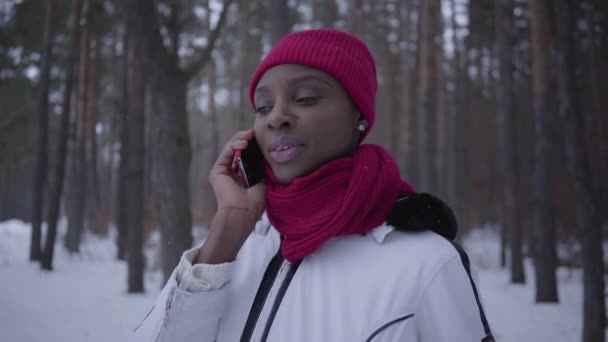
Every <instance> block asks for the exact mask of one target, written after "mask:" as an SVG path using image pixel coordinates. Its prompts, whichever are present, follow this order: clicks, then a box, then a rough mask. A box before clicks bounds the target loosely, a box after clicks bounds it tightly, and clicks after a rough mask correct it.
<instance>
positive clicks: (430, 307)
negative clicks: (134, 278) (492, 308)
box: [131, 218, 494, 342]
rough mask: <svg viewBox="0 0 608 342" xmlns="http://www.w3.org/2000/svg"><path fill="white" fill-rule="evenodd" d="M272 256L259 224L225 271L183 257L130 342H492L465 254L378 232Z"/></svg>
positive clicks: (440, 242)
mask: <svg viewBox="0 0 608 342" xmlns="http://www.w3.org/2000/svg"><path fill="white" fill-rule="evenodd" d="M279 247H280V237H279V234H278V232H277V231H276V230H275V229H274V228H273V227H272V226H270V224H269V223H268V221H267V219H265V218H264V219H263V220H262V221H260V222H258V224H257V225H256V229H255V231H254V233H252V234H251V236H250V237H249V238H248V239H247V241H246V242H245V244H244V245H243V247H242V248H241V250H240V252H239V254H238V256H237V258H236V260H235V261H234V262H232V263H226V264H221V265H204V264H197V265H194V266H192V264H191V262H192V260H193V259H194V258H195V257H196V255H197V253H198V250H199V248H200V246H199V247H197V248H193V249H191V250H189V251H187V252H185V253H184V255H183V257H182V259H181V261H180V265H179V266H178V267H177V268H176V270H175V271H174V272H173V274H172V276H171V278H170V279H169V281H168V282H167V284H166V285H165V287H164V288H163V290H162V291H161V293H160V295H159V297H158V300H157V302H156V304H155V306H154V307H153V309H152V310H151V312H150V313H149V314H148V316H146V318H145V319H144V321H143V322H142V323H141V324H140V326H139V327H138V328H137V329H136V330H135V332H134V334H133V336H132V338H131V341H133V342H136V341H139V342H144V341H145V342H152V341H154V342H161V341H171V342H180V341H184V342H185V341H200V342H211V341H218V342H235V341H243V340H246V341H289V342H298V341H302V342H311V341H338V342H339V341H349V342H350V341H374V342H380V341H419V342H431V341H432V342H444V341H445V342H447V341H450V342H472V341H483V342H486V341H494V339H493V338H492V336H491V333H490V328H489V326H488V323H487V321H486V318H485V314H484V312H483V308H482V305H481V301H480V298H479V294H478V292H477V289H476V288H475V284H474V282H473V278H472V277H471V276H470V270H469V269H468V268H469V265H468V259H467V257H466V254H464V252H463V251H462V250H461V249H460V248H459V247H458V246H457V245H455V244H454V243H452V242H451V241H449V240H447V239H445V238H443V237H441V236H439V235H437V234H435V233H433V232H430V231H427V232H417V233H407V232H401V231H396V230H395V229H394V228H393V227H390V226H387V225H382V226H380V227H377V228H376V229H374V230H373V231H372V232H371V233H370V234H366V235H349V236H341V237H338V238H334V239H332V240H330V241H328V242H327V243H326V244H324V245H323V246H322V247H321V248H320V249H319V250H317V251H316V252H314V253H313V254H312V255H310V256H308V257H306V258H304V260H302V262H301V263H299V265H298V264H294V265H292V264H290V263H288V262H287V261H283V259H282V257H281V256H280V253H277V252H278V250H279ZM272 260H274V261H272ZM269 264H270V266H269ZM265 273H266V276H265ZM264 277H265V278H266V280H265V281H264V283H263V284H262V285H261V283H262V279H263V278H264ZM258 288H260V290H259V292H260V294H258V295H257V298H256V293H257V292H258ZM254 299H255V303H254ZM281 299H282V300H281ZM250 311H251V313H250ZM250 316H251V317H250ZM248 317H250V318H249V319H248ZM256 318H257V319H256ZM246 325H247V328H246V329H245V326H246ZM244 330H246V331H247V332H246V333H245V334H244ZM243 335H246V336H247V337H245V336H243Z"/></svg>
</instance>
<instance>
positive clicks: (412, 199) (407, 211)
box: [386, 193, 458, 240]
mask: <svg viewBox="0 0 608 342" xmlns="http://www.w3.org/2000/svg"><path fill="white" fill-rule="evenodd" d="M386 222H387V224H389V225H391V226H393V227H395V228H396V229H397V230H400V231H404V232H416V231H424V230H427V229H430V230H432V231H434V232H435V233H437V234H439V235H441V236H443V237H445V238H448V239H450V240H454V239H455V238H456V233H457V232H458V223H457V222H456V217H455V216H454V213H453V212H452V210H451V209H450V208H449V207H448V206H447V205H446V204H445V203H443V201H442V200H440V199H439V198H437V197H435V196H433V195H431V194H426V193H420V194H415V195H410V196H406V197H401V198H399V199H398V200H397V201H396V202H395V204H394V205H393V208H392V209H391V213H390V215H389V217H388V220H387V221H386Z"/></svg>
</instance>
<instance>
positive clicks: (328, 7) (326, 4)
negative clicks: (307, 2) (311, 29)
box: [315, 0, 338, 28]
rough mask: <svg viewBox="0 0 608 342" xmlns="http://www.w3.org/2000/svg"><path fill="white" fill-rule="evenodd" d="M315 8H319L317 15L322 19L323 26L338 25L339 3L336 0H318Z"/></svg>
mask: <svg viewBox="0 0 608 342" xmlns="http://www.w3.org/2000/svg"><path fill="white" fill-rule="evenodd" d="M315 8H316V9H317V10H318V12H317V13H316V14H315V17H316V18H317V19H320V21H321V26H322V27H324V28H333V27H334V26H336V21H338V4H337V3H336V0H323V1H317V2H316V6H315Z"/></svg>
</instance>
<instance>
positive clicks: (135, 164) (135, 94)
mask: <svg viewBox="0 0 608 342" xmlns="http://www.w3.org/2000/svg"><path fill="white" fill-rule="evenodd" d="M131 16H132V14H129V15H128V19H127V21H128V22H127V26H129V27H132V25H133V24H134V23H133V21H132V20H130V17H131ZM129 31H132V29H130V30H129ZM144 53H145V50H144V48H143V46H142V41H138V40H137V39H133V40H131V41H130V44H129V50H128V52H127V56H128V57H127V58H128V65H129V68H128V73H127V75H128V76H127V78H128V80H127V83H128V90H127V91H128V97H127V99H128V101H127V103H128V112H127V115H126V119H125V123H126V134H125V135H126V146H125V147H126V149H127V150H128V151H126V156H127V158H125V164H126V165H125V168H126V179H125V187H126V190H125V192H126V195H125V207H126V210H125V211H126V226H127V231H128V243H129V254H128V258H127V260H128V266H129V267H128V292H129V293H141V292H144V256H143V242H144V239H143V216H144V215H143V214H144V111H145V92H146V90H145V89H146V87H145V76H144V75H145V73H146V70H145V65H144V64H142V63H137V61H138V60H141V59H142V58H145V57H144V56H143V54H144Z"/></svg>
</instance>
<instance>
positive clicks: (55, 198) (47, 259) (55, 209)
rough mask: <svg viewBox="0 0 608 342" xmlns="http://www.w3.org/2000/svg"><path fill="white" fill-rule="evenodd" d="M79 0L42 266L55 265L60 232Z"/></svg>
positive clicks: (76, 1)
mask: <svg viewBox="0 0 608 342" xmlns="http://www.w3.org/2000/svg"><path fill="white" fill-rule="evenodd" d="M80 8H81V2H80V0H73V1H72V28H71V30H72V32H71V42H70V51H69V54H68V59H67V63H66V65H67V66H68V68H67V71H66V78H65V87H64V92H63V108H62V111H61V124H60V127H59V148H58V150H57V159H56V164H55V172H54V173H53V175H54V178H55V179H54V181H53V182H51V189H50V201H49V211H48V219H47V224H48V231H47V236H46V241H45V247H44V252H43V255H42V259H41V268H42V269H45V270H52V269H53V253H54V249H55V239H56V235H57V221H58V220H59V209H60V205H61V194H62V192H63V181H64V173H65V159H66V152H67V144H68V128H69V123H70V104H71V97H72V85H73V83H74V79H75V78H76V77H77V75H76V72H75V66H74V65H75V64H76V63H75V62H76V61H77V60H78V48H79V39H80V37H79V35H80V18H81V15H80Z"/></svg>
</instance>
